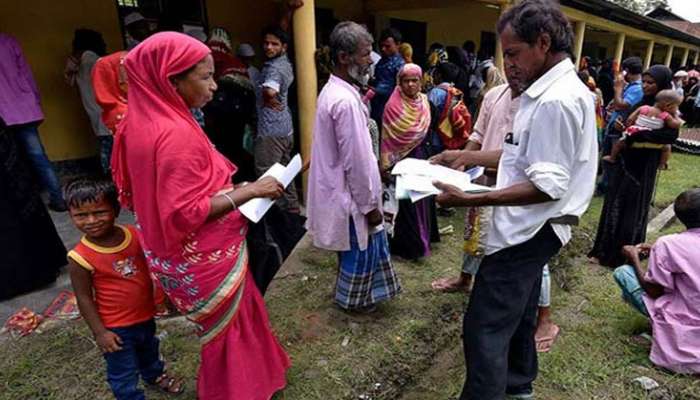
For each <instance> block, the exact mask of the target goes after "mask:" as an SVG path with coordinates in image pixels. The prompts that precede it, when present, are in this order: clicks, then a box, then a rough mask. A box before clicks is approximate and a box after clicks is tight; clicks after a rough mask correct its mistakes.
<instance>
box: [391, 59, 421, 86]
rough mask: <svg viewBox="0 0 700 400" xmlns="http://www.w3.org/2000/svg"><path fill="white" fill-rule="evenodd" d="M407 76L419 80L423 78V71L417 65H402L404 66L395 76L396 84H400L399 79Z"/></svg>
mask: <svg viewBox="0 0 700 400" xmlns="http://www.w3.org/2000/svg"><path fill="white" fill-rule="evenodd" d="M407 76H413V77H416V78H419V79H421V78H423V70H422V69H421V67H420V66H419V65H418V64H412V63H408V64H404V66H403V67H402V68H401V69H400V70H399V73H398V74H397V76H396V81H397V83H401V78H405V77H407Z"/></svg>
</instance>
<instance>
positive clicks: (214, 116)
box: [203, 75, 257, 183]
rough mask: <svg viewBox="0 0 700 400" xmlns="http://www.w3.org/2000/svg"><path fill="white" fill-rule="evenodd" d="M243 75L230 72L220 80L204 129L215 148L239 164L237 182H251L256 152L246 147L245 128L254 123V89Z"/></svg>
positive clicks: (205, 111) (205, 110)
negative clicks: (253, 152)
mask: <svg viewBox="0 0 700 400" xmlns="http://www.w3.org/2000/svg"><path fill="white" fill-rule="evenodd" d="M245 81H246V80H245V79H244V78H238V77H234V76H233V75H227V76H224V77H223V78H221V79H219V81H218V82H217V85H218V89H217V90H216V93H214V99H213V100H212V101H211V102H209V103H208V104H207V105H206V106H205V107H204V109H203V111H204V117H205V120H206V124H205V131H206V133H207V136H209V139H211V141H212V143H214V146H216V149H217V150H219V152H220V153H221V154H223V155H224V156H225V157H226V158H228V159H229V160H231V162H233V163H234V164H235V165H236V166H237V167H238V172H236V175H234V179H235V183H240V182H244V181H245V182H251V181H254V180H255V179H256V178H257V176H256V175H255V162H254V160H253V154H252V153H250V152H249V151H251V150H252V148H250V149H247V150H246V149H245V144H244V139H245V133H246V129H250V127H251V126H255V118H256V114H255V92H254V91H253V87H252V85H250V84H248V85H246V84H245Z"/></svg>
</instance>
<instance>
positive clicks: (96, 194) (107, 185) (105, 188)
mask: <svg viewBox="0 0 700 400" xmlns="http://www.w3.org/2000/svg"><path fill="white" fill-rule="evenodd" d="M63 197H64V198H65V199H66V204H68V207H69V208H70V207H80V206H81V205H82V204H84V203H94V202H96V201H99V200H100V199H104V200H106V201H107V203H109V204H110V205H111V206H112V207H113V208H114V212H115V214H119V210H120V206H119V199H118V196H117V187H116V186H114V183H113V182H112V181H110V180H106V179H93V178H78V179H75V180H73V181H71V182H70V183H68V184H67V185H66V186H65V187H64V188H63Z"/></svg>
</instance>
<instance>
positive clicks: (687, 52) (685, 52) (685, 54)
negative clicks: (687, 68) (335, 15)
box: [681, 47, 690, 66]
mask: <svg viewBox="0 0 700 400" xmlns="http://www.w3.org/2000/svg"><path fill="white" fill-rule="evenodd" d="M689 55H690V49H689V48H687V47H686V48H685V49H684V50H683V57H681V66H684V65H686V64H688V56H689Z"/></svg>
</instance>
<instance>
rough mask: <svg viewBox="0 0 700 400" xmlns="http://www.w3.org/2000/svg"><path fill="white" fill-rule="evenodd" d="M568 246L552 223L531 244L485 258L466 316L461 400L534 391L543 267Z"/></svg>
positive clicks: (491, 398)
mask: <svg viewBox="0 0 700 400" xmlns="http://www.w3.org/2000/svg"><path fill="white" fill-rule="evenodd" d="M561 246H562V244H561V241H560V240H559V238H558V237H557V235H556V234H555V233H554V231H553V230H552V227H551V226H550V225H549V224H545V226H544V227H543V228H542V229H540V231H539V232H538V233H537V234H536V235H535V236H534V237H533V238H532V239H530V240H528V241H526V242H524V243H521V244H519V245H516V246H513V247H509V248H506V249H503V250H500V251H498V252H496V253H494V254H491V255H488V256H486V257H485V258H484V260H483V261H482V263H481V267H480V268H479V272H478V273H477V275H476V280H475V282H474V289H473V291H472V294H471V300H470V302H469V307H468V308H467V312H466V314H465V316H464V332H463V335H464V336H463V337H464V353H465V358H466V365H467V379H466V382H465V383H464V389H463V391H462V396H461V397H460V399H461V400H467V399H469V400H502V399H503V398H504V397H505V394H506V393H508V394H524V393H529V392H531V391H532V382H533V381H534V380H535V378H536V377H537V351H536V348H535V329H536V328H537V301H538V299H539V296H540V285H541V283H542V267H544V265H545V264H546V263H547V262H549V260H550V259H551V258H552V257H553V256H554V255H555V254H557V252H558V251H559V249H560V248H561Z"/></svg>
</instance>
